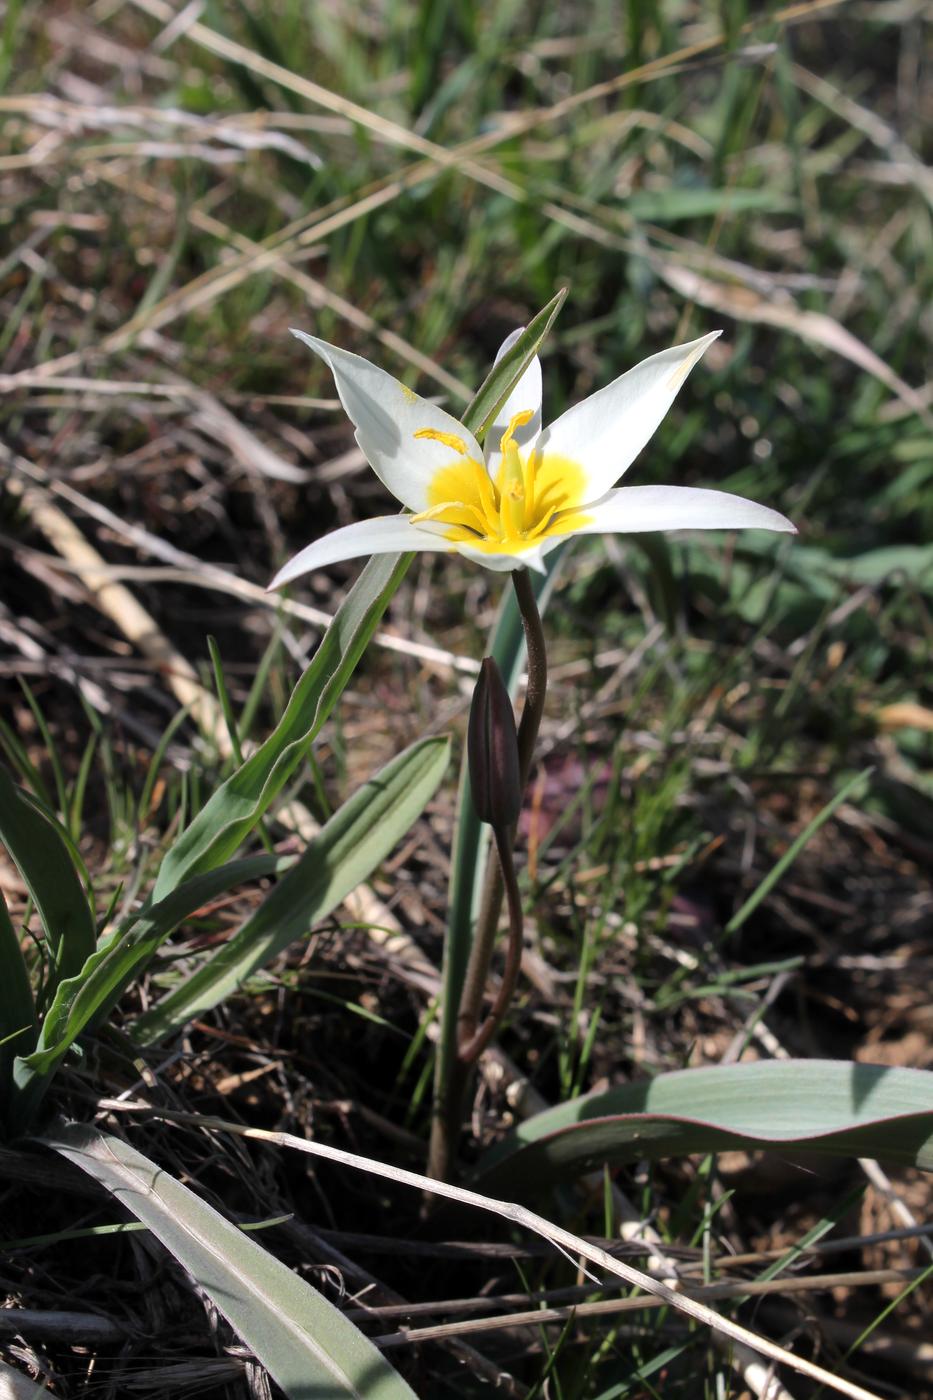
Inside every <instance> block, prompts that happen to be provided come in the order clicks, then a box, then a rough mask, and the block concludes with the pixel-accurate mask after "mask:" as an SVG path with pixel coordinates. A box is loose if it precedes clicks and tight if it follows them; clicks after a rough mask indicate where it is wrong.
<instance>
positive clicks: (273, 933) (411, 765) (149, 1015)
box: [131, 739, 450, 1044]
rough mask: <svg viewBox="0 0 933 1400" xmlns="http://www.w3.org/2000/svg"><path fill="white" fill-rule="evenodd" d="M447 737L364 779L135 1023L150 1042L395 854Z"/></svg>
mask: <svg viewBox="0 0 933 1400" xmlns="http://www.w3.org/2000/svg"><path fill="white" fill-rule="evenodd" d="M449 753H450V743H449V740H447V739H423V740H421V741H420V742H419V743H417V744H413V745H412V746H411V748H409V749H406V750H405V751H404V753H401V754H399V755H398V756H397V757H396V758H394V759H392V761H391V763H388V764H387V765H386V767H385V768H383V769H382V771H381V772H380V773H379V774H377V776H376V777H375V778H371V779H370V780H369V782H367V783H364V784H363V786H362V787H361V788H359V789H358V791H357V792H355V793H354V794H353V796H352V797H351V798H350V799H349V800H348V801H347V802H345V803H344V805H343V806H342V807H341V808H340V809H339V811H337V812H336V813H335V814H334V816H332V817H331V819H330V821H328V822H327V823H326V825H325V826H323V827H322V828H321V830H320V831H319V832H318V834H317V836H315V837H314V838H313V840H312V841H310V842H309V844H308V847H307V849H306V850H305V852H304V854H303V855H302V856H301V858H300V860H299V861H297V863H296V864H295V865H294V866H293V868H292V869H291V870H290V871H289V872H288V874H287V875H286V876H285V878H284V879H283V880H281V881H280V882H279V884H278V885H276V887H275V889H273V890H272V892H271V893H270V894H269V895H268V896H267V898H266V899H265V900H264V902H263V903H262V904H261V905H260V907H259V908H258V909H257V910H256V912H255V913H254V914H253V915H252V916H251V917H250V918H249V919H247V921H246V923H245V924H244V925H243V927H242V928H241V929H239V931H238V932H237V933H236V934H235V935H234V936H233V937H232V938H230V939H228V940H227V942H226V943H225V944H224V945H223V946H222V947H221V948H219V949H218V951H217V952H216V953H214V954H213V955H212V956H211V957H210V958H209V959H208V960H207V961H206V962H205V963H204V964H203V965H202V966H201V967H200V968H199V969H198V970H197V971H196V972H195V973H193V974H192V975H191V976H190V977H188V978H186V979H185V982H184V983H183V985H182V986H180V987H178V988H177V989H176V990H175V991H173V992H170V993H169V995H168V996H166V997H163V999H162V1000H161V1001H160V1002H159V1003H158V1004H157V1005H156V1006H154V1007H153V1008H152V1010H151V1011H148V1012H146V1014H145V1015H143V1016H141V1017H140V1018H139V1020H138V1021H137V1022H136V1023H135V1025H134V1026H133V1027H132V1031H131V1033H132V1034H133V1036H134V1038H135V1039H136V1040H138V1041H140V1042H142V1043H144V1044H149V1043H151V1042H152V1041H154V1040H158V1039H159V1038H160V1037H162V1036H164V1035H166V1034H169V1033H170V1032H172V1031H175V1030H178V1029H180V1027H182V1026H183V1025H185V1024H186V1022H188V1021H189V1020H190V1019H191V1018H192V1016H196V1015H199V1014H201V1013H202V1012H204V1011H207V1010H209V1009H210V1008H211V1007H213V1006H216V1005H217V1004H218V1003H219V1002H221V1001H222V1000H223V999H224V997H226V996H229V995H230V994H231V993H232V992H235V991H236V989H237V988H238V987H239V986H240V985H241V983H242V982H243V981H244V979H245V978H247V977H249V976H250V975H251V974H252V973H254V972H256V971H257V970H258V969H259V968H261V967H264V966H265V965H266V964H267V963H268V962H269V961H270V960H271V959H272V958H274V957H276V956H277V954H279V953H280V952H282V951H283V949H285V948H287V947H288V945H289V944H290V943H292V942H294V941H295V940H296V939H298V938H302V937H304V936H305V935H306V934H307V933H308V932H309V931H310V929H311V928H312V927H313V925H314V924H315V923H317V922H318V921H319V920H320V919H323V918H326V916H327V915H328V914H329V913H330V912H331V911H332V910H333V909H335V908H336V907H337V905H338V904H339V903H340V902H341V900H343V899H344V898H346V896H347V895H348V894H349V893H350V891H351V890H354V889H355V888H356V886H357V885H358V884H360V882H361V881H362V880H365V879H366V878H367V877H368V876H369V875H370V874H371V873H372V871H373V870H374V868H375V867H376V866H377V865H378V864H379V862H380V861H381V860H383V859H384V857H385V856H386V855H388V853H389V851H390V850H391V849H392V847H393V846H394V845H395V843H396V842H397V841H398V839H399V838H400V837H401V836H403V835H404V833H405V832H406V831H407V830H408V829H409V827H410V826H411V824H412V822H413V821H414V820H415V819H416V817H418V816H419V815H420V814H421V812H422V811H423V809H424V806H425V803H427V802H428V801H429V800H430V798H431V797H432V796H433V795H434V793H435V792H436V790H437V787H438V784H439V783H440V781H441V779H442V777H443V776H444V772H445V771H446V768H447V763H448V758H449Z"/></svg>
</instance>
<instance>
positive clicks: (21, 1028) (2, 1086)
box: [0, 893, 36, 1108]
mask: <svg viewBox="0 0 933 1400" xmlns="http://www.w3.org/2000/svg"><path fill="white" fill-rule="evenodd" d="M0 966H2V968H3V976H2V977H0V1107H3V1108H5V1107H6V1103H7V1099H8V1096H9V1092H10V1077H11V1074H12V1071H13V1062H14V1060H15V1058H16V1056H17V1055H18V1054H21V1053H22V1052H23V1051H24V1050H26V1049H28V1048H29V1046H30V1045H33V1044H35V1034H36V1008H35V1003H34V1002H33V998H32V988H31V986H30V985H29V973H28V971H27V970H26V960H25V958H24V957H23V950H22V948H21V947H20V944H19V939H18V938H17V936H16V930H15V929H14V927H13V924H12V922H11V921H10V915H9V913H8V912H7V907H6V903H5V902H4V898H3V894H2V893H0Z"/></svg>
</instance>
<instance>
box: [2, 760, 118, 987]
mask: <svg viewBox="0 0 933 1400" xmlns="http://www.w3.org/2000/svg"><path fill="white" fill-rule="evenodd" d="M0 841H2V842H3V844H4V845H5V846H6V848H7V850H8V851H9V853H10V858H11V860H12V861H13V862H14V864H15V865H16V867H17V869H18V870H19V873H20V874H21V875H22V877H23V880H24V882H25V884H26V888H27V889H28V890H29V893H30V894H31V895H32V898H33V901H34V903H35V906H36V909H37V910H38V912H39V918H40V919H41V920H42V927H43V928H44V930H45V936H46V940H47V942H48V945H49V950H50V952H51V961H52V971H51V982H52V984H53V985H54V984H55V983H56V982H57V981H58V980H59V979H60V978H62V977H71V976H73V974H74V973H76V972H77V971H79V969H80V968H81V967H82V966H83V964H84V962H85V960H86V959H87V958H88V957H89V956H90V955H91V953H93V951H94V946H95V943H96V939H97V933H96V929H95V927H94V914H93V912H92V910H91V908H90V906H89V904H88V901H87V896H86V895H85V892H84V887H83V885H82V884H81V881H80V879H79V878H78V873H77V871H76V870H75V866H74V862H73V860H72V859H71V855H70V853H69V851H68V846H67V844H66V842H65V840H64V838H63V837H62V835H61V834H60V832H59V831H58V828H57V827H56V825H55V823H54V822H52V821H51V820H50V818H48V817H47V816H45V815H44V813H42V812H41V811H40V810H39V808H38V807H36V806H35V805H34V804H33V803H32V802H31V801H30V799H29V798H28V797H27V795H26V793H25V792H23V791H22V789H20V788H18V787H17V786H16V785H15V783H14V782H13V781H12V780H11V778H10V775H9V773H7V771H6V769H5V768H3V767H2V766H0Z"/></svg>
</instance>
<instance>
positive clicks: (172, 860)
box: [155, 554, 413, 899]
mask: <svg viewBox="0 0 933 1400" xmlns="http://www.w3.org/2000/svg"><path fill="white" fill-rule="evenodd" d="M412 557H413V556H412V555H410V554H406V555H402V556H394V555H393V556H391V557H389V556H385V557H382V558H378V559H371V560H370V561H369V563H368V564H367V565H366V567H365V568H364V570H363V572H362V574H361V575H360V577H359V578H358V579H357V581H356V583H355V584H354V585H353V587H352V588H351V590H350V592H349V593H348V594H347V597H346V599H345V600H344V602H343V604H342V605H341V607H340V609H339V610H338V612H337V615H336V617H335V618H334V620H333V622H332V623H331V625H330V626H329V627H328V629H327V631H326V632H325V634H324V637H323V638H322V640H321V644H320V646H319V647H318V649H317V651H316V652H315V653H314V659H313V660H312V662H311V664H310V665H309V666H308V667H307V669H306V670H305V672H304V674H303V675H302V677H301V679H300V680H299V682H298V684H297V685H296V687H295V689H294V691H293V692H292V695H291V699H290V700H289V702H288V705H287V706H286V709H285V713H284V715H283V716H282V718H281V720H280V721H279V723H278V724H277V725H276V727H275V729H274V730H273V731H272V733H271V734H270V735H269V737H268V739H267V740H266V741H265V743H264V744H262V745H261V747H260V748H258V749H257V750H256V752H255V753H254V754H253V755H252V756H251V757H250V758H248V759H247V760H246V762H245V763H244V764H242V766H241V767H239V768H238V769H237V770H236V772H235V773H234V774H233V775H232V776H231V777H229V778H228V779H227V781H226V782H225V783H223V784H222V785H221V786H220V787H219V788H218V789H217V790H216V792H214V793H213V795H212V796H211V798H210V799H209V801H208V802H207V803H206V804H205V806H204V807H203V808H202V809H201V811H200V812H199V813H198V815H197V816H196V817H195V818H194V820H193V821H192V823H191V825H190V826H189V827H188V828H187V830H186V831H184V832H183V833H182V834H181V836H179V838H178V840H177V841H176V842H175V844H174V845H173V846H172V848H171V849H170V850H169V852H168V854H167V855H166V857H165V859H164V861H163V862H162V868H161V870H160V871H159V877H158V879H157V881H156V886H155V898H156V899H162V898H163V897H164V896H165V895H167V894H168V893H169V891H170V890H173V889H175V888H176V886H177V885H179V884H180V883H181V881H182V880H184V879H186V878H188V877H189V876H191V875H196V874H200V873H201V872H202V871H204V870H210V869H212V868H213V867H214V866H217V865H220V864H221V863H222V862H223V861H225V860H227V859H228V857H229V856H231V855H232V854H233V852H234V851H235V850H236V848H237V846H239V845H240V843H241V841H243V839H244V838H245V837H246V836H247V835H248V834H249V832H250V831H251V830H252V829H253V827H254V826H255V825H256V823H257V822H258V820H259V818H260V817H261V816H262V814H263V813H264V812H265V811H266V810H267V808H268V807H269V804H270V803H271V802H272V801H273V800H274V799H275V798H276V797H277V796H278V794H279V793H280V792H281V791H282V788H283V787H284V786H285V784H286V783H287V781H288V779H289V778H290V777H291V775H292V773H294V771H295V769H296V768H297V767H298V764H299V763H300V762H301V760H302V758H303V756H304V754H305V753H306V752H307V749H308V746H309V745H310V744H311V742H312V740H313V739H314V737H315V735H316V734H317V733H318V731H319V730H320V728H321V725H322V724H323V723H324V721H325V720H326V719H327V716H328V715H329V714H330V712H331V710H332V709H333V707H334V705H335V704H336V702H337V700H338V698H339V696H340V694H341V691H342V690H343V688H344V686H345V685H346V683H347V681H348V680H349V678H350V676H351V675H352V673H353V669H354V667H355V666H356V663H357V662H358V661H359V659H360V656H361V655H362V653H363V650H364V648H365V647H366V644H367V642H368V641H369V639H370V638H371V637H372V635H373V633H374V632H375V630H376V627H377V626H378V624H379V619H380V618H381V617H382V614H383V613H384V612H385V609H386V607H387V606H388V603H389V600H390V598H391V597H392V595H393V594H394V593H395V590H396V589H397V588H398V586H399V584H400V583H401V581H402V579H403V578H404V576H405V571H406V569H407V568H408V565H409V563H410V562H411V559H412Z"/></svg>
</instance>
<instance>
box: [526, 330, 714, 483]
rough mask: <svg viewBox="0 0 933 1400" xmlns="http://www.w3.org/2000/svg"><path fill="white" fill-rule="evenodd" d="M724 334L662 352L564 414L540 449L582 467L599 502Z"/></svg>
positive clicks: (544, 436)
mask: <svg viewBox="0 0 933 1400" xmlns="http://www.w3.org/2000/svg"><path fill="white" fill-rule="evenodd" d="M720 334H721V332H720V331H713V332H712V333H711V334H710V335H704V336H702V337H701V338H700V339H699V340H691V341H689V342H688V343H687V344H686V345H675V346H674V348H673V349H671V350H662V351H661V352H660V354H658V355H652V356H651V357H650V358H649V359H647V360H642V362H641V364H639V365H636V366H635V368H634V369H630V370H629V371H628V373H627V374H623V375H622V376H621V377H620V378H619V379H615V380H613V382H612V383H611V384H607V385H606V387H605V388H604V389H599V390H597V392H596V393H595V394H591V395H590V397H589V398H588V399H584V400H583V402H582V403H578V404H575V405H574V406H573V408H570V409H568V410H567V412H566V413H563V414H561V416H560V418H558V420H557V422H556V423H552V424H551V425H550V427H548V428H546V429H545V431H544V432H543V433H542V434H541V439H540V442H539V444H538V446H539V449H540V450H541V451H542V452H544V453H545V454H548V453H551V452H553V453H555V454H556V455H557V456H560V457H567V458H569V459H570V460H571V461H573V462H577V463H579V465H580V466H581V467H582V468H583V470H584V472H585V473H586V476H587V487H586V491H585V493H584V500H591V501H594V500H597V499H598V498H599V497H600V496H602V495H604V494H605V492H606V491H608V490H609V488H610V486H612V485H614V483H615V482H617V481H618V480H619V477H620V476H621V475H622V473H623V472H624V471H625V470H626V468H627V467H629V466H631V464H632V462H633V461H634V460H635V458H636V457H637V456H638V454H639V452H640V451H641V449H642V448H643V447H644V445H645V443H646V442H647V441H648V439H649V438H650V437H651V435H652V434H653V433H654V432H655V430H656V428H657V427H658V424H659V423H660V422H661V419H662V418H663V417H664V415H665V414H666V413H667V410H668V409H669V408H670V406H671V404H672V403H673V402H674V399H675V398H676V397H677V391H678V389H679V388H680V386H681V384H683V382H684V380H685V379H686V377H687V375H688V374H689V373H690V371H691V369H692V368H693V366H694V365H695V364H696V362H697V360H699V358H700V356H701V355H702V354H703V353H704V351H705V350H706V349H707V347H708V346H710V345H712V343H713V341H714V340H715V339H716V337H717V336H718V335H720Z"/></svg>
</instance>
